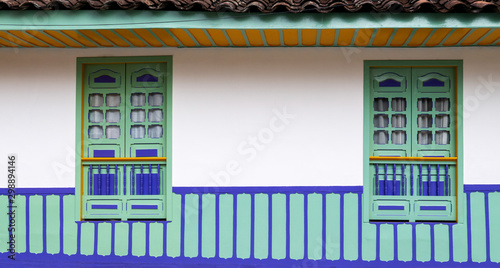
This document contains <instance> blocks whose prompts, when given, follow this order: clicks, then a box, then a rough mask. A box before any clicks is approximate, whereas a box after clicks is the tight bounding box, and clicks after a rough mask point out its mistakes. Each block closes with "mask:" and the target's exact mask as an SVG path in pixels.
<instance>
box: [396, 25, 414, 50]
mask: <svg viewBox="0 0 500 268" xmlns="http://www.w3.org/2000/svg"><path fill="white" fill-rule="evenodd" d="M412 32H413V29H411V28H401V29H398V30H397V31H396V33H395V34H394V37H393V38H392V41H391V47H400V46H402V45H404V44H405V43H406V40H407V39H408V37H410V35H411V33H412Z"/></svg>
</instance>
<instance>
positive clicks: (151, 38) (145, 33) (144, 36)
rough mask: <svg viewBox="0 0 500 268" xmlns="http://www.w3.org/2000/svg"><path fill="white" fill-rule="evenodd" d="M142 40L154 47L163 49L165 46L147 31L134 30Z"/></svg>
mask: <svg viewBox="0 0 500 268" xmlns="http://www.w3.org/2000/svg"><path fill="white" fill-rule="evenodd" d="M133 31H134V32H135V33H136V34H137V35H138V36H139V37H141V38H142V40H144V41H146V43H148V44H149V45H150V46H152V47H162V46H163V44H162V43H161V42H160V41H158V39H156V37H155V36H154V35H153V34H152V33H151V32H149V31H148V30H146V29H134V30H133Z"/></svg>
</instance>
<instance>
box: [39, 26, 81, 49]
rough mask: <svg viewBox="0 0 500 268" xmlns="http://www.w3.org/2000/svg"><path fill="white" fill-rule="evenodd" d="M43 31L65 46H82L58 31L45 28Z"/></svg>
mask: <svg viewBox="0 0 500 268" xmlns="http://www.w3.org/2000/svg"><path fill="white" fill-rule="evenodd" d="M44 32H45V33H46V34H48V35H50V36H52V37H53V38H55V39H56V40H58V41H59V42H61V43H63V44H65V45H67V46H70V47H75V48H78V47H82V46H81V45H80V44H78V43H76V42H75V41H73V40H71V39H69V38H68V37H66V36H65V35H63V34H62V33H60V32H58V31H52V30H47V31H44Z"/></svg>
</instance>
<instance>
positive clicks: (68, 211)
mask: <svg viewBox="0 0 500 268" xmlns="http://www.w3.org/2000/svg"><path fill="white" fill-rule="evenodd" d="M75 213H78V212H75V196H74V195H65V196H63V252H64V254H67V255H73V254H76V246H77V245H76V243H77V235H78V225H77V224H76V223H75Z"/></svg>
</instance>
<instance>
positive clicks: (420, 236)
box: [415, 224, 431, 261]
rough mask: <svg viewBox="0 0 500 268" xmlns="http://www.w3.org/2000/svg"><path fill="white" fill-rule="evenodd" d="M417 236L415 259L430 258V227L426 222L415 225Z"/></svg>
mask: <svg viewBox="0 0 500 268" xmlns="http://www.w3.org/2000/svg"><path fill="white" fill-rule="evenodd" d="M415 232H416V236H417V256H416V259H417V261H430V260H431V227H430V226H429V225H428V224H417V225H416V226H415Z"/></svg>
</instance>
